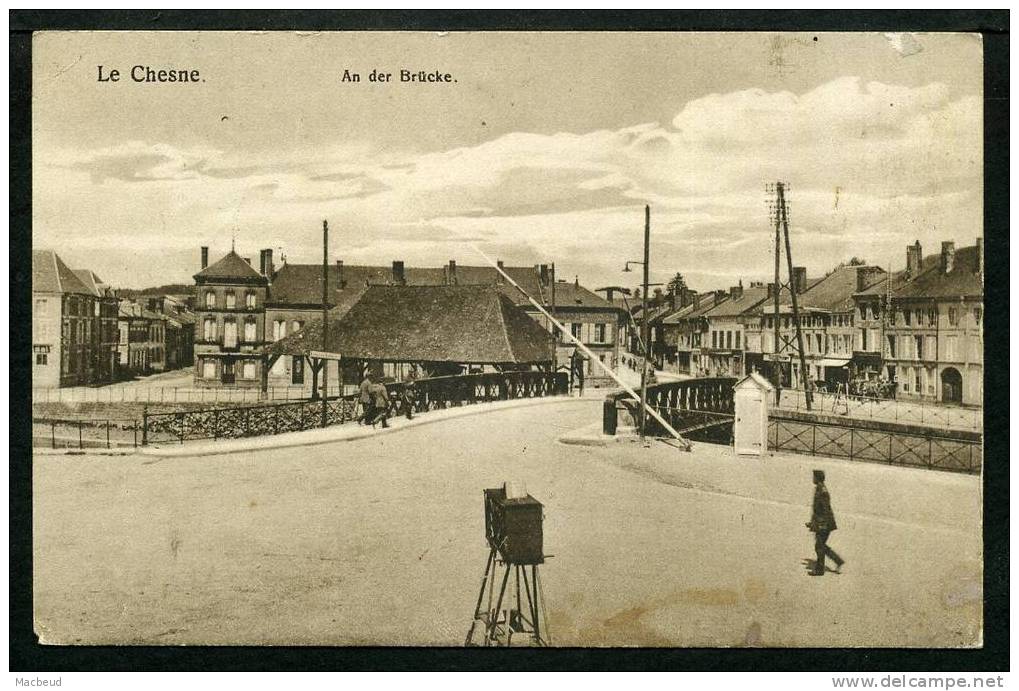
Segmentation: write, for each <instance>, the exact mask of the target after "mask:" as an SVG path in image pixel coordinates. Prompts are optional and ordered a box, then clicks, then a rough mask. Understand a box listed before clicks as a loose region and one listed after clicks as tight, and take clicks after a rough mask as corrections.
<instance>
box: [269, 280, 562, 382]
mask: <svg viewBox="0 0 1019 691" xmlns="http://www.w3.org/2000/svg"><path fill="white" fill-rule="evenodd" d="M321 349H322V323H321V321H318V320H316V321H314V322H310V323H308V324H306V325H305V327H304V328H303V329H301V330H300V331H298V332H297V333H294V334H291V335H290V336H287V337H286V338H285V339H283V340H281V341H277V342H276V343H274V344H272V346H270V352H271V353H277V354H306V353H308V352H310V351H312V350H321ZM325 349H326V350H328V351H330V352H337V353H340V354H342V355H343V356H344V357H349V358H357V359H366V360H386V361H403V362H408V361H410V362H457V363H475V364H478V363H504V364H508V363H521V364H523V363H534V362H547V361H548V360H551V357H552V355H551V340H550V338H549V334H548V332H546V331H545V329H543V328H542V327H541V326H539V325H538V323H537V322H535V321H534V320H533V319H531V318H530V317H529V316H527V314H526V313H525V312H524V311H523V310H522V309H520V308H519V307H517V306H515V305H514V304H513V303H512V302H511V301H510V300H509V299H508V298H507V297H506V296H505V295H504V294H502V293H501V292H500V291H499V290H497V289H496V288H495V287H494V286H370V287H368V288H367V289H365V290H364V291H363V294H362V295H361V297H360V299H359V300H358V301H357V302H356V303H355V304H354V305H353V306H352V307H351V308H350V309H349V310H348V311H347V312H346V314H345V315H343V316H342V317H341V318H339V319H338V320H336V321H331V322H330V328H329V337H328V339H327V343H326V345H325Z"/></svg>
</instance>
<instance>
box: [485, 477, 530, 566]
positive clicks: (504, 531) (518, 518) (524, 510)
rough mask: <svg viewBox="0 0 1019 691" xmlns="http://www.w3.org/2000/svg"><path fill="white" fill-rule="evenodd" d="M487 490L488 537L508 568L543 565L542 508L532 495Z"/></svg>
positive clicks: (486, 525) (486, 531)
mask: <svg viewBox="0 0 1019 691" xmlns="http://www.w3.org/2000/svg"><path fill="white" fill-rule="evenodd" d="M509 489H510V492H509V493H508V494H507V485H503V486H502V487H498V488H496V489H486V490H485V537H486V538H487V539H488V544H489V546H490V547H491V548H492V549H494V550H497V551H498V552H499V555H500V556H501V557H502V559H503V561H504V562H506V563H507V564H520V565H524V564H544V563H545V554H544V550H543V545H542V531H541V523H542V520H543V518H544V516H543V508H544V507H543V506H542V504H541V502H540V501H538V500H537V499H535V498H534V497H532V496H531V495H530V494H522V495H520V496H517V495H515V493H514V492H513V486H512V485H509Z"/></svg>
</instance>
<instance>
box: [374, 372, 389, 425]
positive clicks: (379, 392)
mask: <svg viewBox="0 0 1019 691" xmlns="http://www.w3.org/2000/svg"><path fill="white" fill-rule="evenodd" d="M371 397H372V405H373V410H372V413H373V414H374V417H373V418H369V422H371V425H372V427H374V426H375V423H376V422H381V423H382V427H383V428H386V427H389V422H388V420H389V392H388V391H386V385H385V384H383V383H382V382H378V383H376V384H372V386H371Z"/></svg>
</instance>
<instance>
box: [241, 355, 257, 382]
mask: <svg viewBox="0 0 1019 691" xmlns="http://www.w3.org/2000/svg"><path fill="white" fill-rule="evenodd" d="M241 378H242V379H254V378H255V362H254V361H253V360H245V361H244V366H243V367H241Z"/></svg>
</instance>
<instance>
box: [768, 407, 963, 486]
mask: <svg viewBox="0 0 1019 691" xmlns="http://www.w3.org/2000/svg"><path fill="white" fill-rule="evenodd" d="M768 446H769V448H771V449H772V450H775V451H792V452H794V453H804V454H806V453H809V454H811V455H816V456H833V457H837V458H848V459H850V460H861V461H871V462H875V463H888V464H892V465H908V466H916V467H922V468H932V469H936V470H950V471H955V472H965V473H979V472H980V468H981V466H982V463H983V449H982V444H981V440H980V438H979V436H978V435H973V434H971V433H970V434H965V435H962V434H958V435H955V436H952V435H951V434H950V433H945V434H937V433H935V432H934V431H931V432H930V433H927V434H914V433H910V432H906V431H904V430H902V431H899V430H888V429H870V428H860V427H853V426H849V425H834V424H825V423H821V422H808V421H803V420H791V419H786V418H771V419H770V420H769V421H768Z"/></svg>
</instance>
